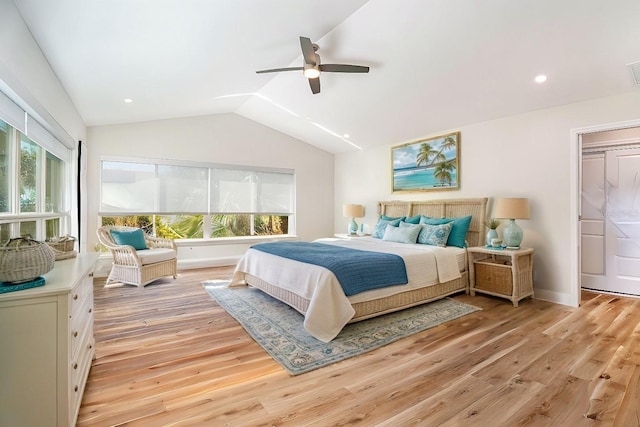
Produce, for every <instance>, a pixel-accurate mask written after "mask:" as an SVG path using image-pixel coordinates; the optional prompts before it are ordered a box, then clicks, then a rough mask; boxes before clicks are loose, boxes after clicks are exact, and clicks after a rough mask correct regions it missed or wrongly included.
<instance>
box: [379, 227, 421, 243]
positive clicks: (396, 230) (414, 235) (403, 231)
mask: <svg viewBox="0 0 640 427" xmlns="http://www.w3.org/2000/svg"><path fill="white" fill-rule="evenodd" d="M421 229H422V226H421V225H419V224H409V223H406V222H405V223H400V227H387V229H386V230H385V231H384V236H383V237H382V240H388V241H390V242H398V243H415V242H416V240H418V234H420V230H421Z"/></svg>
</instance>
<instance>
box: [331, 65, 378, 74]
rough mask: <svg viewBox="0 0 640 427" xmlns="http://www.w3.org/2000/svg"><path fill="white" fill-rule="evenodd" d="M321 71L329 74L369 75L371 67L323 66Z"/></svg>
mask: <svg viewBox="0 0 640 427" xmlns="http://www.w3.org/2000/svg"><path fill="white" fill-rule="evenodd" d="M320 71H327V72H329V73H368V72H369V67H365V66H364V65H347V64H321V65H320Z"/></svg>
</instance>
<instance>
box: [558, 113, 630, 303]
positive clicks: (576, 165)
mask: <svg viewBox="0 0 640 427" xmlns="http://www.w3.org/2000/svg"><path fill="white" fill-rule="evenodd" d="M633 127H640V119H637V120H629V121H625V122H617V123H609V124H604V125H597V126H588V127H583V128H576V129H571V132H570V138H569V144H570V146H569V147H570V156H569V185H570V188H569V195H570V198H569V217H570V229H571V236H570V239H571V244H570V247H569V249H570V256H569V260H570V274H571V276H570V280H571V295H570V305H572V306H574V307H578V306H579V305H580V291H581V285H580V274H581V273H582V267H581V264H580V260H581V258H580V257H581V254H580V220H579V218H580V215H581V213H582V212H581V206H580V204H581V192H582V135H586V134H590V133H595V132H605V131H610V130H620V129H628V128H633Z"/></svg>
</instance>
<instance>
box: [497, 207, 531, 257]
mask: <svg viewBox="0 0 640 427" xmlns="http://www.w3.org/2000/svg"><path fill="white" fill-rule="evenodd" d="M493 216H494V217H496V218H501V219H508V220H509V222H508V223H507V225H505V227H504V228H503V229H502V241H503V242H504V244H505V245H506V246H507V247H510V248H519V247H520V244H521V243H522V228H520V226H519V225H518V224H516V219H529V217H530V213H529V199H526V198H504V199H498V200H496V206H495V209H494V212H493Z"/></svg>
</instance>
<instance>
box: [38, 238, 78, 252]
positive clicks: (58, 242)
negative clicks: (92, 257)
mask: <svg viewBox="0 0 640 427" xmlns="http://www.w3.org/2000/svg"><path fill="white" fill-rule="evenodd" d="M45 243H46V244H47V245H49V246H51V247H52V248H53V249H55V250H56V251H60V252H71V251H73V246H74V245H75V243H76V238H75V237H73V236H62V237H54V238H52V239H49V240H47V241H46V242H45Z"/></svg>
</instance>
